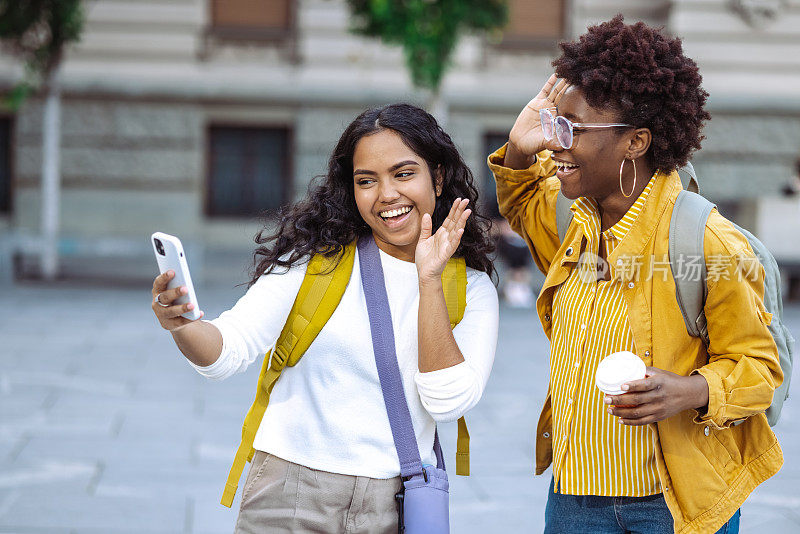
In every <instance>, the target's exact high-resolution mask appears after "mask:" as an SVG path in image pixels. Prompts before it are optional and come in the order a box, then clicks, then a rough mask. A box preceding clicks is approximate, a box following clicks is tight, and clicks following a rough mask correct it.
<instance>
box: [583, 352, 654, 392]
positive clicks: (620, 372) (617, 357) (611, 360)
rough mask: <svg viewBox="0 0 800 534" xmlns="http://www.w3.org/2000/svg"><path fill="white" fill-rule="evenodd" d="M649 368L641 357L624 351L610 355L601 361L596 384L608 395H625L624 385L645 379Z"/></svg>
mask: <svg viewBox="0 0 800 534" xmlns="http://www.w3.org/2000/svg"><path fill="white" fill-rule="evenodd" d="M646 370H647V366H646V365H645V364H644V361H642V359H641V358H639V356H637V355H636V354H634V353H632V352H630V351H622V352H615V353H613V354H609V355H608V356H606V357H605V358H603V359H602V360H601V361H600V364H599V365H598V366H597V372H596V373H595V384H596V385H597V387H598V388H599V389H600V390H601V391H602V392H603V393H606V394H608V395H621V394H623V393H624V391H623V390H622V385H623V384H625V383H626V382H630V381H632V380H639V379H641V378H644V377H645V373H646Z"/></svg>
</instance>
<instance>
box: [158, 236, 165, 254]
mask: <svg viewBox="0 0 800 534" xmlns="http://www.w3.org/2000/svg"><path fill="white" fill-rule="evenodd" d="M155 242H156V250H157V251H158V253H159V254H161V255H162V256H166V253H165V252H164V244H163V243H161V240H160V239H155Z"/></svg>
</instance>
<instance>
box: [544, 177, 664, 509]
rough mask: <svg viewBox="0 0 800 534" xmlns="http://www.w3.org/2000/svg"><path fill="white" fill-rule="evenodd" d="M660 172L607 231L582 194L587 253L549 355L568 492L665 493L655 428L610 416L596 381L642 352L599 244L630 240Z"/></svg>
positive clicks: (557, 314)
mask: <svg viewBox="0 0 800 534" xmlns="http://www.w3.org/2000/svg"><path fill="white" fill-rule="evenodd" d="M657 175H658V173H656V174H654V175H653V177H652V178H651V179H650V181H649V182H648V184H647V186H646V187H645V189H644V191H643V192H642V194H641V195H640V196H639V198H638V199H637V200H636V202H635V203H634V204H633V206H631V208H630V210H628V212H627V213H626V214H625V215H624V216H623V217H622V219H621V220H620V221H619V222H618V223H616V224H615V225H614V226H612V227H611V228H609V229H608V230H606V231H605V232H601V231H600V215H599V211H598V209H597V203H596V202H595V201H594V200H593V199H591V198H586V197H581V198H579V199H578V200H576V201H575V203H574V204H573V205H572V210H573V213H574V216H575V219H574V220H575V224H579V225H581V227H582V229H583V233H584V236H585V238H586V248H585V249H584V253H583V255H582V258H583V260H584V261H580V262H579V263H578V265H577V266H576V267H575V268H574V269H573V270H572V272H571V273H570V275H569V278H568V279H567V280H566V281H565V282H564V283H563V284H562V285H561V286H560V287H559V288H558V290H557V291H556V294H555V299H554V303H553V330H552V336H551V343H552V345H551V352H550V387H551V395H552V403H553V477H554V479H555V482H556V484H555V488H556V491H561V493H566V494H570V495H603V496H625V497H644V496H647V495H654V494H656V493H660V492H661V488H660V484H659V479H658V473H657V471H656V462H655V440H654V435H653V429H651V428H650V425H646V426H628V425H620V424H619V422H618V421H619V419H618V418H617V417H614V416H612V415H610V414H609V413H608V407H607V406H606V405H605V404H604V403H603V398H604V395H603V393H602V392H601V391H600V390H599V389H597V386H595V380H594V375H595V371H596V370H597V365H598V363H600V360H601V359H603V358H604V357H605V356H607V355H609V354H611V353H613V352H618V351H622V350H629V351H632V352H635V347H634V343H633V336H632V334H631V331H630V327H629V326H628V310H627V306H626V304H625V300H624V298H623V296H622V283H621V282H620V281H619V276H618V274H619V273H617V275H616V276H614V277H613V278H612V279H611V280H610V281H600V282H597V281H596V279H597V274H596V271H595V269H596V265H597V262H596V261H595V260H596V256H593V255H596V254H597V253H598V246H599V244H600V239H602V240H603V243H604V245H605V248H606V254H608V253H610V252H611V251H612V250H614V248H615V247H616V246H617V245H618V244H619V242H620V241H622V240H623V239H624V238H625V235H626V234H627V233H628V230H630V228H631V226H632V225H633V224H634V222H635V221H636V217H637V216H638V215H639V213H640V212H641V210H642V207H643V206H644V204H645V202H646V200H647V197H648V195H649V194H650V191H651V190H652V187H653V183H654V181H655V179H656V176H657ZM587 253H591V254H587ZM587 255H588V256H589V258H588V259H587Z"/></svg>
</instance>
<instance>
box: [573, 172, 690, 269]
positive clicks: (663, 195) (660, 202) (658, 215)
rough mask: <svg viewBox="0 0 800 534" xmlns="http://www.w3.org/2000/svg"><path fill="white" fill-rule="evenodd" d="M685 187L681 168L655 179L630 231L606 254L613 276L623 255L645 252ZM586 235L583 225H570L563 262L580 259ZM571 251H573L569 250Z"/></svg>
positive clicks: (641, 254)
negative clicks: (584, 234) (680, 172)
mask: <svg viewBox="0 0 800 534" xmlns="http://www.w3.org/2000/svg"><path fill="white" fill-rule="evenodd" d="M681 189H682V186H681V180H680V177H679V176H678V173H677V172H675V171H673V172H671V173H670V174H666V173H664V172H661V171H659V172H658V175H657V176H656V179H655V181H654V183H653V189H652V191H651V192H650V195H649V196H648V197H647V199H646V200H645V203H644V206H642V211H641V212H640V213H639V215H638V217H637V218H636V221H635V222H634V223H633V225H632V226H631V229H630V231H629V232H628V233H627V235H626V236H625V237H624V238H623V239H622V240H621V241H620V242H619V244H618V245H617V246H616V247H615V248H614V250H613V251H612V252H611V253H610V254H609V255H608V258H606V260H607V261H608V264H609V266H611V269H612V271H611V273H612V276H613V275H614V274H615V273H614V270H613V269H614V266H615V265H617V260H619V259H620V258H625V257H629V258H630V257H641V256H644V254H645V252H646V250H645V249H646V247H647V243H648V242H650V241H651V240H652V239H653V234H655V232H656V228H658V225H659V223H661V222H662V221H663V220H664V215H665V213H666V211H667V207H668V206H670V205H671V204H674V203H675V199H676V198H677V196H678V193H679V192H680V190H681ZM582 239H583V230H582V229H581V228H580V225H577V224H574V225H570V229H569V231H568V232H567V235H566V236H565V237H564V243H563V244H562V246H561V248H562V249H563V253H562V255H561V263H562V264H563V263H566V262H570V261H577V260H578V256H579V255H580V247H581V240H582ZM564 245H566V247H565V246H564ZM570 249H572V250H570ZM568 251H569V252H571V253H570V254H567V252H568ZM559 252H561V251H559Z"/></svg>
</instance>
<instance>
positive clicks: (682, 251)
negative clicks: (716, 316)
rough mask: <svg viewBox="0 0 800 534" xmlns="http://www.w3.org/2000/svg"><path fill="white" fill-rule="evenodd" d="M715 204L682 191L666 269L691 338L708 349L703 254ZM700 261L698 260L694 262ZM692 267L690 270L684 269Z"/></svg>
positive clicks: (674, 209)
mask: <svg viewBox="0 0 800 534" xmlns="http://www.w3.org/2000/svg"><path fill="white" fill-rule="evenodd" d="M713 209H714V204H712V203H711V202H709V201H708V200H706V199H705V198H703V197H701V196H700V195H698V194H696V193H692V192H690V191H681V192H680V193H679V194H678V198H677V200H676V201H675V207H674V208H673V210H672V219H670V223H669V265H670V270H671V271H672V277H673V278H674V279H675V296H676V297H677V300H678V306H679V307H680V309H681V314H683V320H684V322H685V323H686V330H687V331H688V332H689V334H690V335H692V336H694V337H699V338H701V339H702V340H703V342H704V343H705V344H706V345H708V328H707V325H706V314H705V312H704V311H703V305H704V303H705V297H706V293H707V288H706V275H707V271H706V259H705V254H704V253H703V239H704V237H705V229H706V222H707V221H708V216H709V215H710V214H711V210H713ZM697 258H699V260H698V259H697ZM687 265H691V266H692V268H687Z"/></svg>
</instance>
